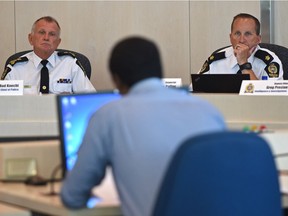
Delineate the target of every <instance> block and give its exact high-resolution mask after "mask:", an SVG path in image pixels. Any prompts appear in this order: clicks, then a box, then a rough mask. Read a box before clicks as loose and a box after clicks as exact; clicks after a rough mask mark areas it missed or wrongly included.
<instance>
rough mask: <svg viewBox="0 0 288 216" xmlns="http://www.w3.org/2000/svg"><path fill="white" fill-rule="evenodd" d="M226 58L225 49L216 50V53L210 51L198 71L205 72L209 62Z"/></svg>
mask: <svg viewBox="0 0 288 216" xmlns="http://www.w3.org/2000/svg"><path fill="white" fill-rule="evenodd" d="M224 58H226V56H225V51H223V52H218V53H212V55H211V56H210V57H209V58H208V59H207V60H206V61H205V62H204V64H203V66H202V68H201V70H200V72H199V73H205V72H207V71H209V70H210V64H211V63H212V62H214V61H218V60H221V59H224Z"/></svg>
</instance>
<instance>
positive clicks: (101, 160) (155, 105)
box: [61, 37, 226, 216]
mask: <svg viewBox="0 0 288 216" xmlns="http://www.w3.org/2000/svg"><path fill="white" fill-rule="evenodd" d="M109 64H110V65H109V66H110V71H111V76H112V78H113V81H114V83H115V85H116V87H117V88H118V89H119V91H120V93H121V94H123V97H122V98H121V99H120V100H117V101H113V102H111V103H109V104H107V105H105V106H104V107H102V108H101V109H100V110H98V111H97V112H96V113H95V114H94V115H93V116H92V117H91V119H90V122H89V124H88V127H87V131H86V134H85V136H84V139H83V142H82V145H81V147H80V150H79V154H78V160H77V162H76V164H75V166H74V168H73V170H72V171H71V172H70V173H69V174H68V175H67V177H66V179H65V181H64V182H63V186H62V190H61V197H62V201H63V203H64V204H65V205H66V206H67V207H69V208H82V207H85V206H86V202H87V200H88V199H89V197H90V194H91V189H92V188H93V187H94V186H96V185H99V184H100V183H101V181H102V179H103V178H104V176H105V170H106V168H107V167H108V166H111V167H112V172H113V176H114V179H115V183H116V187H117V191H118V193H119V197H120V200H121V208H122V212H123V214H124V215H126V216H137V215H139V216H148V215H151V212H152V209H153V205H154V202H155V198H156V196H157V192H158V188H159V186H160V184H161V182H162V177H163V175H164V172H165V170H166V168H167V165H168V163H169V161H170V159H171V157H172V156H173V154H174V152H175V150H176V149H177V148H178V147H179V145H180V144H181V143H182V142H183V141H184V140H185V139H187V138H188V137H191V136H195V135H198V134H202V133H208V132H212V131H219V130H225V128H226V125H225V122H224V119H223V117H222V115H221V114H220V113H219V112H218V111H217V110H216V109H215V108H214V107H213V106H212V105H210V104H209V103H208V102H206V101H204V100H202V99H200V98H199V97H196V96H192V95H189V94H188V93H187V92H184V91H182V90H178V89H172V88H166V87H164V86H163V84H162V81H161V78H162V66H161V61H160V54H159V52H158V48H157V46H156V45H155V44H154V43H153V42H152V41H150V40H147V39H145V38H141V37H131V38H127V39H124V40H122V41H120V42H119V43H118V44H116V46H115V47H114V48H113V50H112V53H111V57H110V62H109Z"/></svg>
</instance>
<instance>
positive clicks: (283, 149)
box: [0, 94, 288, 216]
mask: <svg viewBox="0 0 288 216" xmlns="http://www.w3.org/2000/svg"><path fill="white" fill-rule="evenodd" d="M194 95H195V96H196V97H201V98H204V99H206V100H208V101H209V102H210V103H212V104H214V105H215V106H216V107H217V108H218V109H219V111H220V112H222V113H223V116H224V118H225V119H226V122H227V125H228V127H229V128H230V129H232V130H242V129H243V127H248V128H251V129H252V128H254V129H255V128H259V127H260V126H263V125H264V126H265V128H266V131H265V132H264V133H262V134H260V136H262V137H263V138H265V139H266V140H267V141H268V142H269V144H270V145H271V149H272V151H273V154H274V156H275V161H276V164H277V168H278V169H279V171H280V172H279V180H280V183H281V191H282V192H283V196H282V200H283V202H282V206H283V207H285V208H288V173H287V172H288V158H287V154H288V143H287V142H288V141H287V140H288V112H287V111H285V110H286V109H287V107H288V100H287V98H285V97H283V96H274V97H269V96H253V97H252V96H239V95H235V94H194ZM1 100H2V103H3V104H5V106H0V131H1V135H0V141H1V142H3V141H5V142H6V141H7V137H8V138H9V139H10V138H15V139H16V142H17V140H19V137H20V139H21V137H22V138H23V137H24V138H25V137H58V136H59V132H58V121H57V105H56V96H55V95H47V96H21V97H18V96H11V97H8V96H7V97H6V96H5V97H1ZM7 107H10V108H13V112H12V113H7V112H6V110H7ZM248 132H249V131H248ZM251 132H254V131H251ZM1 139H2V140H1ZM17 145H18V144H15V146H17ZM3 146H5V145H3ZM49 146H50V147H51V148H55V149H57V150H59V146H58V143H57V142H56V143H54V144H53V145H51V144H50V145H49ZM1 148H2V147H1V143H0V158H1V152H2V153H3V151H1V150H2V149H1ZM5 148H6V147H5ZM9 148H13V145H12V144H10V145H9ZM17 148H20V147H17ZM55 149H50V150H51V151H52V152H54V151H55ZM10 152H13V151H12V150H11V151H10ZM15 152H17V150H16V149H15ZM27 154H28V153H27ZM58 154H59V153H58ZM50 160H51V159H50V158H48V159H47V162H48V163H49V161H50ZM60 187H61V183H60V182H58V183H56V184H55V189H56V191H59V189H60ZM49 190H50V185H47V186H38V187H36V186H28V185H25V184H23V183H4V182H0V202H1V203H6V204H9V205H12V206H18V207H23V208H25V209H28V210H31V212H33V213H35V214H36V213H41V214H44V215H45V214H48V215H59V216H62V215H63V216H64V215H65V216H66V215H88V216H89V215H96V216H97V215H111V216H112V215H121V210H120V201H119V199H118V196H117V192H116V189H115V186H114V182H113V178H112V175H111V172H108V175H107V176H106V178H105V181H104V183H103V184H101V185H100V186H99V187H96V188H95V190H96V193H97V195H99V196H100V197H101V198H102V201H101V202H100V203H98V204H97V205H96V207H95V208H92V209H81V210H69V209H67V208H65V207H64V206H63V204H62V203H61V200H60V199H59V196H57V195H56V196H48V195H47V193H48V192H49Z"/></svg>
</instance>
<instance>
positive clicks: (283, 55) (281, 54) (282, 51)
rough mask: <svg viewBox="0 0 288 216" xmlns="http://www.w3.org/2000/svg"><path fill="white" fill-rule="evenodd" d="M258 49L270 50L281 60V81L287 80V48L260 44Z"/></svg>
mask: <svg viewBox="0 0 288 216" xmlns="http://www.w3.org/2000/svg"><path fill="white" fill-rule="evenodd" d="M230 46H231V45H229V46H225V47H222V48H219V49H217V50H215V51H214V52H213V53H217V52H219V51H220V50H222V49H225V48H227V47H230ZM259 46H260V47H262V48H266V49H269V50H271V51H272V52H274V53H275V54H276V55H277V56H278V58H279V59H280V60H281V62H282V66H283V79H284V80H288V48H286V47H284V46H280V45H277V44H271V43H260V44H259Z"/></svg>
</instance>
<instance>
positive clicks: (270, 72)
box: [199, 13, 283, 80]
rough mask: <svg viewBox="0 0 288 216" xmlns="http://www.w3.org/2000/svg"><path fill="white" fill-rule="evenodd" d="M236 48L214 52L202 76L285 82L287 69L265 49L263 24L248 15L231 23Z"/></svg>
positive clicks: (231, 36) (204, 66) (239, 16)
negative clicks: (234, 75)
mask: <svg viewBox="0 0 288 216" xmlns="http://www.w3.org/2000/svg"><path fill="white" fill-rule="evenodd" d="M230 42H231V44H232V46H230V47H228V48H225V49H223V50H220V51H218V52H217V53H213V54H212V55H211V56H210V57H209V58H208V60H207V61H206V62H205V63H204V64H203V66H202V69H201V70H200V72H199V73H210V74H219V73H222V74H236V73H242V74H250V79H251V80H258V79H260V80H261V79H263V80H266V79H275V80H282V79H283V67H282V63H281V61H280V59H279V58H278V57H277V55H276V54H275V53H273V52H271V51H270V50H268V49H264V48H261V47H260V46H259V45H258V44H259V43H260V42H261V35H260V22H259V20H258V19H257V18H256V17H254V16H252V15H250V14H246V13H240V14H238V15H236V16H235V17H234V19H233V21H232V24H231V33H230Z"/></svg>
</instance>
